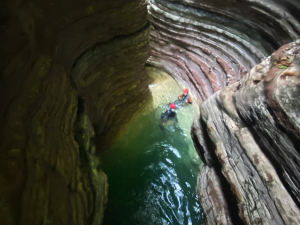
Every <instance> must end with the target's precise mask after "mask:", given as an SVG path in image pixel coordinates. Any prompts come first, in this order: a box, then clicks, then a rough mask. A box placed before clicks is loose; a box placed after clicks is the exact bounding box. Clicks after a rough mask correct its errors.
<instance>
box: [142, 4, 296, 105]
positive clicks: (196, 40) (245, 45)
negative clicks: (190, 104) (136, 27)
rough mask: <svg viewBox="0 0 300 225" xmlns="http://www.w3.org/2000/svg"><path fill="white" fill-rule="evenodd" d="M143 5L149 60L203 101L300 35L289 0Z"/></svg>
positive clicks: (293, 5)
mask: <svg viewBox="0 0 300 225" xmlns="http://www.w3.org/2000/svg"><path fill="white" fill-rule="evenodd" d="M148 9H149V14H150V21H151V32H150V38H151V39H150V40H151V43H150V44H151V47H152V48H151V57H150V58H149V59H148V63H149V64H150V65H152V66H156V67H159V68H161V69H162V70H164V71H166V72H168V73H169V74H170V75H171V76H173V77H174V78H175V79H176V80H178V81H180V82H181V83H182V84H183V85H184V86H188V87H190V89H191V90H192V92H193V93H195V95H197V98H198V99H199V100H202V101H204V100H206V99H207V98H208V97H209V96H211V95H212V94H213V93H215V92H216V91H218V90H221V89H222V88H224V87H226V86H227V85H228V84H232V83H234V82H236V81H239V80H240V79H241V78H242V77H243V76H244V75H245V74H247V72H248V71H250V69H251V68H252V67H254V66H255V65H256V64H258V63H259V62H261V61H262V60H263V59H265V58H266V57H267V56H268V55H270V54H271V53H272V52H274V51H275V50H276V48H278V47H279V46H281V45H283V44H285V43H288V42H291V41H293V40H296V39H297V38H299V37H300V25H299V22H298V21H297V19H298V15H299V12H300V7H299V2H297V1H293V0H289V1H277V0H276V1H274V0H270V1H267V2H266V1H262V0H255V1H253V0H244V1H232V0H201V1H196V0H149V5H148Z"/></svg>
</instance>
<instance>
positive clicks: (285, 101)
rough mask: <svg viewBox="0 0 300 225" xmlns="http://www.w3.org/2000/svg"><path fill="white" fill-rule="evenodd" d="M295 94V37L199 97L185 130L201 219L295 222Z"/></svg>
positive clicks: (299, 59) (298, 91)
mask: <svg viewBox="0 0 300 225" xmlns="http://www.w3.org/2000/svg"><path fill="white" fill-rule="evenodd" d="M299 96H300V40H298V41H296V42H293V43H290V44H287V45H284V46H282V47H281V48H280V49H279V50H278V51H276V52H275V53H274V54H272V55H271V56H270V57H268V58H267V59H265V60H264V61H263V62H262V63H260V64H258V65H257V66H255V67H254V68H253V69H251V70H250V72H249V73H248V74H247V75H246V76H245V77H244V78H243V79H242V80H241V81H240V82H236V83H234V84H231V85H229V86H227V87H225V88H224V89H223V90H221V91H219V92H217V93H215V94H214V95H213V96H211V97H210V98H209V99H208V100H207V101H206V102H204V103H203V104H202V106H201V109H200V114H201V115H200V118H195V120H194V125H193V128H192V137H193V140H194V143H195V147H196V149H197V151H198V153H199V155H200V156H201V158H202V160H203V162H204V164H205V165H204V166H203V168H202V170H201V173H200V174H199V176H198V187H197V192H198V196H199V198H200V202H201V204H202V206H203V209H204V211H205V213H206V216H207V224H300V210H299V206H300V199H299V196H300V189H299V188H300V167H299V165H300V152H299V146H300V120H299V118H300V105H299ZM241 220H242V221H241Z"/></svg>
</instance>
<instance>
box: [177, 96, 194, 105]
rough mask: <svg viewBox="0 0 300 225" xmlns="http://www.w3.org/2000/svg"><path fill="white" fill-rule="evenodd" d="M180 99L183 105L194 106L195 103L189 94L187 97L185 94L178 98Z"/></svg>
mask: <svg viewBox="0 0 300 225" xmlns="http://www.w3.org/2000/svg"><path fill="white" fill-rule="evenodd" d="M178 99H179V100H180V101H181V102H182V104H186V103H190V104H192V103H193V101H192V99H191V97H190V95H189V94H186V95H184V94H182V95H179V96H178Z"/></svg>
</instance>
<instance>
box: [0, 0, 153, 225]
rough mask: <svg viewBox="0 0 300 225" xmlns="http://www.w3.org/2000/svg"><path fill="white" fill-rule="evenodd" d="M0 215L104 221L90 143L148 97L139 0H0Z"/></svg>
mask: <svg viewBox="0 0 300 225" xmlns="http://www.w3.org/2000/svg"><path fill="white" fill-rule="evenodd" d="M0 16H1V17H0V18H1V24H0V25H1V27H0V29H1V36H0V56H1V60H0V71H1V81H0V96H1V101H0V102H1V107H0V127H1V128H0V153H1V157H0V172H1V176H0V195H1V201H0V224H6V225H13V224H24V225H27V224H28V225H34V224H36V225H40V224H60V225H63V224H65V225H70V224H97V225H99V224H101V221H102V219H103V213H104V209H105V202H106V201H107V188H108V184H107V178H106V175H105V174H104V172H103V171H102V170H101V164H100V160H99V158H98V157H97V156H96V155H97V152H99V151H101V150H104V149H105V147H106V146H108V145H109V144H110V143H112V142H113V141H114V139H115V138H116V137H117V135H118V132H119V130H120V128H122V127H123V126H124V125H125V124H126V123H127V122H128V121H129V120H130V118H131V116H132V115H133V114H134V112H136V111H137V110H138V109H139V108H140V107H141V105H142V104H143V101H144V100H145V99H147V98H148V94H149V91H148V88H147V87H148V78H147V74H146V70H145V65H144V64H145V61H146V59H147V58H148V56H149V42H148V40H149V38H148V36H149V28H148V27H149V21H148V16H147V8H146V3H145V2H144V1H141V0H112V1H94V0H91V1H76V0H75V1H64V0H63V1H58V0H54V1H51V2H43V1H30V2H28V1H15V0H12V1H8V0H7V1H2V2H1V3H0Z"/></svg>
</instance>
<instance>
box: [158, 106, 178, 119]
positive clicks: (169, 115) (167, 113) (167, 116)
mask: <svg viewBox="0 0 300 225" xmlns="http://www.w3.org/2000/svg"><path fill="white" fill-rule="evenodd" d="M175 108H176V105H175V104H174V103H171V104H170V108H169V109H168V110H167V111H165V112H164V113H163V114H161V116H160V118H161V119H163V120H171V119H177V117H176V112H175Z"/></svg>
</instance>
